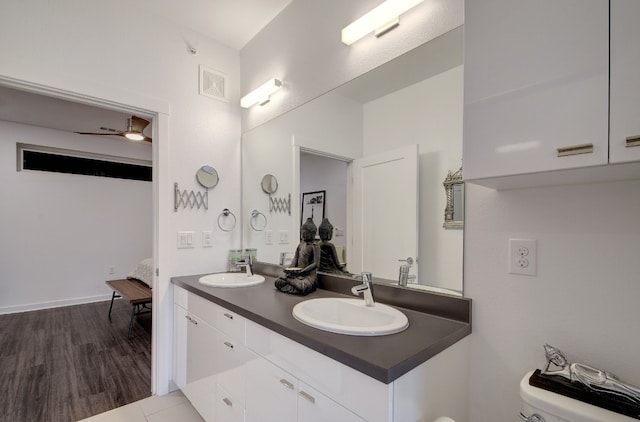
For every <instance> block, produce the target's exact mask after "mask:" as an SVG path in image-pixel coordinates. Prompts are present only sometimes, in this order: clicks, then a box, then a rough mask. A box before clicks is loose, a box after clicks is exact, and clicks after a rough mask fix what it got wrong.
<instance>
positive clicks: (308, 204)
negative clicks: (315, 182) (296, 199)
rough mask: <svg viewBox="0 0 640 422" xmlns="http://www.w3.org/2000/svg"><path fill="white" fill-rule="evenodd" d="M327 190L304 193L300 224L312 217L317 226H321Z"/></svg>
mask: <svg viewBox="0 0 640 422" xmlns="http://www.w3.org/2000/svg"><path fill="white" fill-rule="evenodd" d="M326 192H327V191H324V190H320V191H317V192H306V193H303V194H302V213H300V215H301V216H302V218H301V221H300V225H303V224H304V222H305V221H307V218H309V217H311V219H312V220H313V223H314V224H315V225H316V227H320V223H322V219H323V218H324V198H325V195H326Z"/></svg>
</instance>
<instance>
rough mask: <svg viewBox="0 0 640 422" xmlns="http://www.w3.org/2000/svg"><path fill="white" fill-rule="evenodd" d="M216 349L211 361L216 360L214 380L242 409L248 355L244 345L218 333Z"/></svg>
mask: <svg viewBox="0 0 640 422" xmlns="http://www.w3.org/2000/svg"><path fill="white" fill-rule="evenodd" d="M216 342H217V344H216V348H215V351H214V356H211V357H210V358H211V359H215V360H216V379H217V383H218V385H219V386H221V387H222V388H223V389H224V390H225V391H227V392H229V393H230V394H232V395H233V396H234V403H236V405H237V406H239V407H244V400H245V378H246V365H247V362H248V361H249V359H250V354H249V351H248V350H247V348H246V347H245V345H244V344H242V343H240V342H238V341H236V340H234V339H232V338H231V337H229V336H226V335H225V334H223V333H221V332H218V336H217V338H216Z"/></svg>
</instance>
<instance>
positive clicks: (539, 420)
mask: <svg viewBox="0 0 640 422" xmlns="http://www.w3.org/2000/svg"><path fill="white" fill-rule="evenodd" d="M520 419H522V420H523V421H525V422H544V418H543V417H542V416H540V415H538V414H537V413H534V414H533V415H531V416H527V415H525V414H524V413H522V412H520Z"/></svg>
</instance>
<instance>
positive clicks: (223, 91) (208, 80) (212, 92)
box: [200, 65, 229, 101]
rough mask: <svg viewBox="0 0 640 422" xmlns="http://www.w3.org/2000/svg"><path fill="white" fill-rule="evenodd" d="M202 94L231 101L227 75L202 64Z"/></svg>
mask: <svg viewBox="0 0 640 422" xmlns="http://www.w3.org/2000/svg"><path fill="white" fill-rule="evenodd" d="M200 95H204V96H205V97H211V98H215V99H216V100H220V101H229V98H228V93H227V77H226V75H225V74H224V73H221V72H218V71H217V70H213V69H210V68H208V67H206V66H203V65H200Z"/></svg>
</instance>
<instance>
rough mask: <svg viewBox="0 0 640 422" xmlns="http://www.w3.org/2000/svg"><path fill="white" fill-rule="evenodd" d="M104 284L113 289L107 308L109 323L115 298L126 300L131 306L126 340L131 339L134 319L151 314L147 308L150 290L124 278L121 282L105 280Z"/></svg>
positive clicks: (144, 285)
mask: <svg viewBox="0 0 640 422" xmlns="http://www.w3.org/2000/svg"><path fill="white" fill-rule="evenodd" d="M106 283H107V285H108V286H109V287H111V288H112V289H113V295H112V296H111V305H110V306H109V321H111V310H112V309H113V301H114V299H115V298H117V297H122V298H124V299H126V300H128V301H129V303H130V304H131V306H132V310H131V320H130V321H129V334H128V338H131V328H132V327H133V320H134V319H135V317H136V316H138V315H142V314H148V313H149V312H151V308H150V307H149V306H147V305H149V304H150V303H151V288H149V286H147V285H146V284H144V283H143V282H141V281H138V280H129V279H126V278H125V279H122V280H107V281H106Z"/></svg>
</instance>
